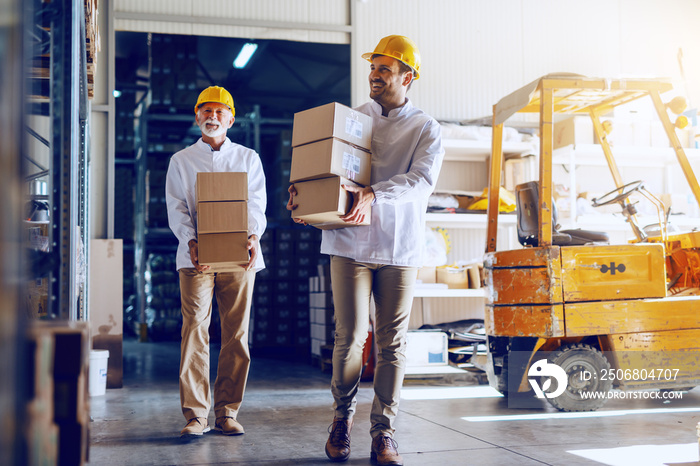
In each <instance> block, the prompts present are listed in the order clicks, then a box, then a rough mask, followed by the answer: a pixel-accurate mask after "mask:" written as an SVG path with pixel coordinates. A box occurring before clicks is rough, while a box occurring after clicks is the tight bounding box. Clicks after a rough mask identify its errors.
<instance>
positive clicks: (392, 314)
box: [331, 256, 417, 437]
mask: <svg viewBox="0 0 700 466" xmlns="http://www.w3.org/2000/svg"><path fill="white" fill-rule="evenodd" d="M416 275H417V269H416V268H415V267H399V266H393V265H380V264H369V263H363V262H355V261H353V260H352V259H348V258H346V257H340V256H331V286H332V288H333V304H334V306H335V346H334V348H333V375H332V380H331V392H332V394H333V398H334V400H335V401H334V403H333V408H334V409H335V417H337V418H339V419H351V418H352V417H353V416H354V414H355V407H356V404H357V399H356V396H357V390H358V388H359V384H360V376H361V375H362V374H361V373H362V366H363V363H364V361H363V360H362V348H363V346H364V344H365V341H366V340H367V331H368V327H369V314H370V298H371V296H372V295H374V302H375V304H376V315H375V320H376V322H375V329H374V331H375V342H376V344H377V365H376V367H375V369H374V401H373V402H372V411H371V415H370V421H371V424H372V425H371V428H370V434H371V435H372V437H375V436H377V435H379V434H381V433H387V434H389V435H393V433H394V430H395V428H394V420H395V418H396V414H397V413H398V408H399V398H400V395H401V386H402V385H403V377H404V372H405V367H406V332H407V331H408V320H409V317H410V314H411V306H412V304H413V287H414V284H415V282H416Z"/></svg>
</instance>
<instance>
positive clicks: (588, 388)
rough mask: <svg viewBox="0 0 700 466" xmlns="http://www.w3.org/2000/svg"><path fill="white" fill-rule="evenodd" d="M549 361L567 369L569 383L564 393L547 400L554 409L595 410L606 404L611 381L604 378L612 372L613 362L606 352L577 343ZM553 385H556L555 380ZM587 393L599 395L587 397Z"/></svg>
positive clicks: (564, 348) (565, 348)
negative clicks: (585, 394) (611, 364)
mask: <svg viewBox="0 0 700 466" xmlns="http://www.w3.org/2000/svg"><path fill="white" fill-rule="evenodd" d="M549 362H551V363H554V364H556V365H558V366H560V367H561V368H562V369H564V372H566V376H567V381H568V384H567V387H566V390H565V391H564V393H562V394H561V395H559V396H557V397H555V398H547V401H549V402H550V403H551V405H552V406H554V407H555V408H557V409H559V410H561V411H595V410H596V409H598V408H600V407H601V406H603V405H604V404H605V402H606V401H607V398H606V396H607V393H608V392H609V391H610V390H611V389H612V381H611V380H610V379H609V378H605V379H603V377H602V375H603V373H604V372H608V371H610V363H609V362H608V360H607V359H606V358H605V356H604V355H603V353H601V352H600V351H598V350H597V349H595V348H594V347H592V346H590V345H586V344H582V343H576V344H572V345H566V346H562V347H561V348H559V349H558V350H556V351H554V352H553V353H552V354H551V355H550V356H549ZM582 374H585V376H584V377H582V376H581V375H582ZM553 383H555V384H556V380H554V379H553ZM555 389H556V387H555ZM584 392H587V393H590V394H594V395H595V394H596V393H597V394H598V396H599V398H593V397H591V398H584V396H583V395H582V393H584Z"/></svg>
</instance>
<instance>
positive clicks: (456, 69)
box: [352, 0, 700, 121]
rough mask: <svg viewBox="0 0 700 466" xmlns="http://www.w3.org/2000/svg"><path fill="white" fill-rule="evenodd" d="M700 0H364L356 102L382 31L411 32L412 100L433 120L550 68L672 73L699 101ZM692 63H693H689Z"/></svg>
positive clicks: (475, 114)
mask: <svg viewBox="0 0 700 466" xmlns="http://www.w3.org/2000/svg"><path fill="white" fill-rule="evenodd" d="M697 18H700V2H698V1H696V0H669V1H664V2H660V1H656V0H589V1H587V2H579V1H573V0H565V1H562V0H502V1H498V2H490V1H483V0H433V1H430V2H426V1H421V0H381V1H378V0H368V1H366V2H357V4H356V5H355V14H354V16H353V18H352V19H353V25H354V27H355V30H354V34H353V43H352V44H353V47H354V49H355V52H354V53H353V55H352V56H353V60H354V61H353V64H352V66H353V77H354V78H357V79H355V80H354V84H353V89H352V91H353V104H359V103H360V102H363V101H365V100H366V99H367V97H366V95H367V82H366V81H367V80H366V75H367V72H368V68H367V63H366V62H364V61H363V60H362V59H361V58H360V57H359V55H360V54H361V53H362V52H365V51H371V50H372V49H373V47H374V46H375V44H376V43H377V41H378V40H379V39H380V38H381V37H383V36H385V35H388V34H403V35H407V36H409V37H411V38H413V39H414V40H415V41H416V42H417V43H418V45H419V48H420V50H421V54H422V58H423V65H422V69H421V79H420V80H419V81H418V82H417V83H416V85H415V86H414V88H413V89H412V90H411V92H410V96H411V98H412V99H413V100H414V101H415V102H416V103H417V104H418V105H419V106H420V107H421V108H423V109H424V110H426V111H427V112H428V113H429V114H431V115H433V116H434V117H436V118H438V119H445V120H459V121H461V120H465V119H475V118H480V117H484V116H488V115H490V113H491V106H492V105H493V104H494V103H496V102H497V101H498V100H499V99H500V98H501V97H503V96H505V95H507V94H508V93H510V92H511V91H513V90H515V89H517V88H519V87H520V86H522V85H524V84H526V83H528V82H530V81H532V80H534V79H536V78H537V77H539V76H542V75H545V74H548V73H553V72H570V73H579V74H584V75H588V76H601V77H622V76H635V77H670V78H672V79H674V80H676V87H677V88H679V89H683V82H682V80H681V75H680V71H679V66H678V61H677V54H678V49H679V48H680V47H682V48H683V54H684V59H685V67H686V77H687V78H688V80H689V81H692V82H693V86H694V87H691V88H689V89H688V94H692V95H690V98H691V100H692V101H693V103H694V105H696V106H698V105H700V36H699V35H698V33H697V27H698V25H697ZM691 64H692V65H691Z"/></svg>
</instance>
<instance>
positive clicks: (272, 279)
mask: <svg viewBox="0 0 700 466" xmlns="http://www.w3.org/2000/svg"><path fill="white" fill-rule="evenodd" d="M320 233H321V232H320V231H319V230H316V229H312V228H308V227H301V226H296V225H295V226H288V227H287V226H285V227H279V226H274V225H272V226H271V227H269V228H268V230H267V231H266V232H265V234H264V235H263V239H262V241H261V248H262V251H263V255H264V256H265V263H266V266H267V268H266V269H264V270H262V271H260V272H258V274H257V277H256V280H255V290H254V292H253V312H252V322H251V329H252V330H251V341H250V343H251V346H252V347H253V348H254V351H255V352H256V353H257V354H265V353H269V354H276V355H279V354H280V351H284V352H285V354H286V355H287V356H290V357H295V358H298V359H308V356H309V351H310V344H311V334H310V313H309V277H310V276H312V275H313V274H315V270H316V267H317V265H318V264H319V262H328V258H327V257H326V256H324V255H321V254H320V242H321V235H320Z"/></svg>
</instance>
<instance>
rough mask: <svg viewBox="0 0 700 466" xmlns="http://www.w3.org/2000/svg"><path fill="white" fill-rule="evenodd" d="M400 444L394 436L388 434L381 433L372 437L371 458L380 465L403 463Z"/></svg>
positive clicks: (399, 465)
mask: <svg viewBox="0 0 700 466" xmlns="http://www.w3.org/2000/svg"><path fill="white" fill-rule="evenodd" d="M397 448H398V444H397V443H396V441H394V439H393V438H391V437H389V436H388V435H386V434H379V435H377V436H376V437H374V439H372V453H371V455H370V456H371V459H372V462H373V463H374V464H377V465H379V466H386V465H397V466H402V465H403V458H401V455H399V451H398V450H397Z"/></svg>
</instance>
